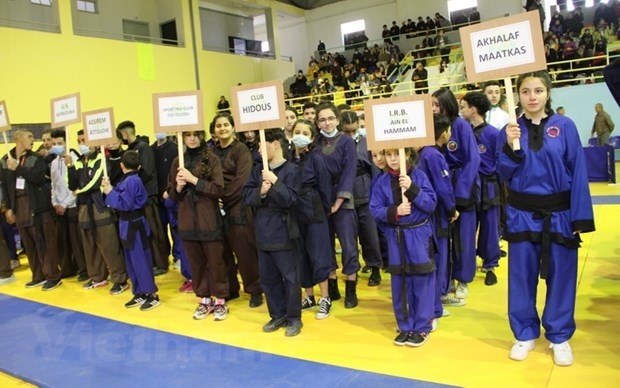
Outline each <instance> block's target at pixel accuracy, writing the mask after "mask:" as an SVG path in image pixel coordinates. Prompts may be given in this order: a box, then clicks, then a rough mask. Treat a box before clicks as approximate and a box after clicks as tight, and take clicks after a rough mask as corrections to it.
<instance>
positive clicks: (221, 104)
mask: <svg viewBox="0 0 620 388" xmlns="http://www.w3.org/2000/svg"><path fill="white" fill-rule="evenodd" d="M228 108H230V103H228V100H226V97H224V96H221V97H220V101H218V103H217V110H218V111H219V112H226V113H230V109H228Z"/></svg>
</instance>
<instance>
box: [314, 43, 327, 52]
mask: <svg viewBox="0 0 620 388" xmlns="http://www.w3.org/2000/svg"><path fill="white" fill-rule="evenodd" d="M316 50H317V51H318V52H319V55H325V53H326V52H327V51H325V42H323V41H322V40H319V44H318V46H317V47H316Z"/></svg>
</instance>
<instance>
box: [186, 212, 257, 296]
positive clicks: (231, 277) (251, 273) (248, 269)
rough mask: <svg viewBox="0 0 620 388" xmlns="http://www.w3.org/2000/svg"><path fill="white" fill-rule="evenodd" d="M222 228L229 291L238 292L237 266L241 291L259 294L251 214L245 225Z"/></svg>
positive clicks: (229, 225) (230, 225)
mask: <svg viewBox="0 0 620 388" xmlns="http://www.w3.org/2000/svg"><path fill="white" fill-rule="evenodd" d="M248 213H249V214H251V213H250V212H248ZM224 230H225V236H226V241H225V243H224V244H225V246H224V263H226V273H227V274H228V282H229V284H230V292H231V293H239V289H240V285H239V279H238V278H237V268H238V269H239V273H240V274H241V279H242V280H243V291H244V292H245V293H247V294H260V293H261V292H262V291H261V287H260V278H259V274H258V253H257V251H256V237H255V236H254V223H253V220H252V217H251V215H250V216H249V217H248V222H247V223H246V224H245V225H234V224H228V225H226V227H225V228H224ZM184 246H185V245H184ZM233 253H234V255H233ZM235 256H236V257H237V264H235ZM192 276H193V275H192Z"/></svg>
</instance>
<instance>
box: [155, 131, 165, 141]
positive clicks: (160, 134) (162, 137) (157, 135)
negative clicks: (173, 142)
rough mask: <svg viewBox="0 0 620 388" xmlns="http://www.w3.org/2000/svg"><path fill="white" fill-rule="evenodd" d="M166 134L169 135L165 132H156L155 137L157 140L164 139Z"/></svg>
mask: <svg viewBox="0 0 620 388" xmlns="http://www.w3.org/2000/svg"><path fill="white" fill-rule="evenodd" d="M166 136H167V134H165V133H156V134H155V138H156V139H157V140H164V139H165V138H166Z"/></svg>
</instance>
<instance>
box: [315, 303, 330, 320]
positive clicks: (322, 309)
mask: <svg viewBox="0 0 620 388" xmlns="http://www.w3.org/2000/svg"><path fill="white" fill-rule="evenodd" d="M331 308H332V301H331V300H329V298H321V299H319V311H317V312H316V315H315V318H316V319H325V318H327V317H329V311H330V310H331Z"/></svg>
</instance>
